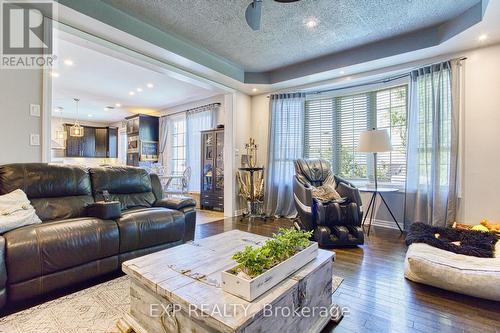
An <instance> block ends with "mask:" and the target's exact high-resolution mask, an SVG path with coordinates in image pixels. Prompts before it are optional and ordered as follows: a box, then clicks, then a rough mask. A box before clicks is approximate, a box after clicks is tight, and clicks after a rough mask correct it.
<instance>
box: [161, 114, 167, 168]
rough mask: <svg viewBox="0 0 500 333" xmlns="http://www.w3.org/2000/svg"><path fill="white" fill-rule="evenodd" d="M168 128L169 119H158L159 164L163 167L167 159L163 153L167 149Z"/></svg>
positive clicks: (165, 117)
mask: <svg viewBox="0 0 500 333" xmlns="http://www.w3.org/2000/svg"><path fill="white" fill-rule="evenodd" d="M168 128H169V118H168V116H163V117H161V118H160V143H159V145H160V147H159V148H160V161H159V162H160V164H161V165H163V166H164V167H165V166H166V165H165V161H168V159H167V157H166V156H165V155H166V154H165V152H166V149H167V142H168V133H169V131H168Z"/></svg>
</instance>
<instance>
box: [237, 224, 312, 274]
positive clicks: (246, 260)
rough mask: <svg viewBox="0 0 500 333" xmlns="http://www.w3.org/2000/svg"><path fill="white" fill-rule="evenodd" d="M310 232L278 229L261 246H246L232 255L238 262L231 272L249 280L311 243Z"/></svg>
mask: <svg viewBox="0 0 500 333" xmlns="http://www.w3.org/2000/svg"><path fill="white" fill-rule="evenodd" d="M311 236H312V232H305V231H302V230H296V229H293V228H292V229H280V230H279V231H278V233H276V234H273V237H272V238H271V239H269V240H268V241H266V242H265V243H264V245H262V246H261V247H252V246H247V247H246V248H245V249H244V250H243V251H240V252H237V253H235V254H234V255H233V260H235V261H236V262H237V263H238V266H236V267H235V268H234V269H233V274H236V275H238V276H239V277H242V278H245V279H247V280H251V279H253V278H255V277H256V276H259V275H261V274H262V273H264V272H265V271H267V270H269V269H271V268H273V267H274V266H276V265H278V264H280V263H281V262H283V261H285V260H287V259H288V258H290V257H291V256H293V255H294V254H296V253H297V252H300V251H301V250H303V249H305V248H306V247H307V246H309V245H310V244H311V241H310V238H311Z"/></svg>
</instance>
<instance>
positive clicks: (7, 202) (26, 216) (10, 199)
mask: <svg viewBox="0 0 500 333" xmlns="http://www.w3.org/2000/svg"><path fill="white" fill-rule="evenodd" d="M38 223H42V221H41V220H40V218H39V217H38V216H37V215H36V212H35V209H34V208H33V206H31V202H30V201H29V200H28V197H27V196H26V193H24V192H23V191H22V190H15V191H13V192H10V193H8V194H5V195H0V234H3V233H6V232H7V231H10V230H13V229H17V228H20V227H23V226H26V225H31V224H38Z"/></svg>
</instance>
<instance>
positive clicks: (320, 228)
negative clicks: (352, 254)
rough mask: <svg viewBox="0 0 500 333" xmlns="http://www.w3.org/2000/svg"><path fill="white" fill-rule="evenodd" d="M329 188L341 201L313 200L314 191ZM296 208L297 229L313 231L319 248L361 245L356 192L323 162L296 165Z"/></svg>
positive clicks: (307, 162)
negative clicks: (322, 187)
mask: <svg viewBox="0 0 500 333" xmlns="http://www.w3.org/2000/svg"><path fill="white" fill-rule="evenodd" d="M325 184H332V185H334V186H335V190H336V191H337V192H338V193H339V195H340V196H341V197H342V198H341V199H339V200H334V201H329V202H324V201H322V200H321V199H318V198H314V197H313V194H312V189H313V187H319V186H322V185H325ZM293 192H294V200H295V206H296V208H297V211H298V213H299V219H298V221H297V227H298V228H300V229H302V230H307V231H311V230H312V231H314V239H315V240H316V241H317V242H318V244H319V246H320V247H334V246H352V245H361V244H363V243H364V234H363V229H362V228H361V220H362V217H363V207H362V202H361V196H360V194H359V191H358V189H357V188H356V187H355V186H354V185H353V184H352V183H350V182H348V181H346V180H344V179H342V178H340V177H338V176H336V175H334V174H333V172H332V169H331V165H330V163H329V162H328V161H326V160H323V159H310V160H304V159H300V160H297V161H295V177H294V181H293Z"/></svg>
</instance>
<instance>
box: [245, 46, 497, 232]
mask: <svg viewBox="0 0 500 333" xmlns="http://www.w3.org/2000/svg"><path fill="white" fill-rule="evenodd" d="M460 55H465V56H467V58H468V59H467V60H466V61H465V74H464V81H465V87H464V101H465V102H464V121H463V123H462V124H463V132H464V136H463V143H464V144H463V148H462V149H463V159H462V160H463V169H462V191H461V197H462V199H461V202H460V210H459V216H458V220H459V221H460V222H463V223H470V224H475V223H479V221H480V220H481V219H483V218H488V219H490V220H494V221H500V204H499V203H500V192H499V191H500V190H499V189H500V172H498V170H499V169H500V149H499V146H500V45H495V46H490V47H486V48H482V49H476V50H473V51H468V52H464V53H461V54H460ZM292 90H293V89H292ZM251 121H252V126H251V128H252V136H254V137H255V138H256V139H257V143H258V144H259V147H260V148H259V161H262V163H264V164H266V163H267V147H268V132H267V131H268V128H269V99H268V98H267V95H259V96H254V97H252V119H251ZM386 197H387V201H388V203H389V205H390V206H391V209H393V210H394V213H395V215H396V218H397V219H398V220H399V221H402V220H403V207H404V206H403V205H404V195H403V194H402V193H399V194H393V195H387V196H386ZM369 198H370V197H369V195H363V202H365V207H366V205H367V203H368V200H369ZM376 218H377V219H378V220H380V221H382V223H384V221H389V220H390V216H389V214H388V213H387V211H386V210H385V208H382V209H380V207H379V208H378V209H377V212H376Z"/></svg>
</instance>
